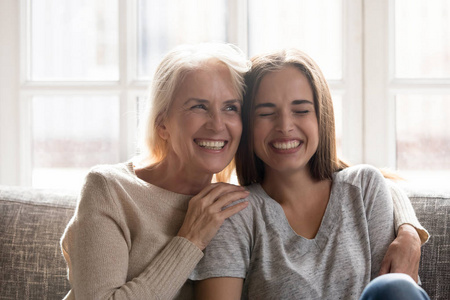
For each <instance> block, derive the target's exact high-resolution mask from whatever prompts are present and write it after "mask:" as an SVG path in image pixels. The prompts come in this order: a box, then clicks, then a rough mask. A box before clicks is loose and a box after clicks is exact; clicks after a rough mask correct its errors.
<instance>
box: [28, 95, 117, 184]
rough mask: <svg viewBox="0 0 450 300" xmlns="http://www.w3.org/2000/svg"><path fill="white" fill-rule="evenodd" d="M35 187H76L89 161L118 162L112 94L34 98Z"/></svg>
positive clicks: (114, 99)
mask: <svg viewBox="0 0 450 300" xmlns="http://www.w3.org/2000/svg"><path fill="white" fill-rule="evenodd" d="M32 118H33V119H32V120H33V123H32V124H33V127H32V134H33V136H32V146H33V152H32V154H33V175H32V176H33V178H32V185H33V186H35V187H53V188H55V187H61V188H62V187H72V188H73V187H77V186H78V187H79V186H80V185H81V183H82V180H83V177H84V176H85V174H86V172H87V171H88V170H89V169H90V168H91V167H92V166H94V165H97V164H108V163H117V162H119V99H118V98H117V97H101V96H95V97H81V96H80V97H74V96H67V97H58V96H50V97H48V96H45V97H44V96H42V97H34V98H33V101H32Z"/></svg>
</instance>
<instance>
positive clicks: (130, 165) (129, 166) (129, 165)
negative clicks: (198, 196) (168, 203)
mask: <svg viewBox="0 0 450 300" xmlns="http://www.w3.org/2000/svg"><path fill="white" fill-rule="evenodd" d="M126 167H127V169H128V172H129V173H130V174H131V175H132V177H133V179H134V180H135V181H136V182H138V183H139V184H140V185H144V186H146V187H148V188H151V189H155V190H157V191H159V192H161V193H164V194H168V195H172V197H176V198H180V199H186V198H192V197H193V196H195V195H186V194H180V193H176V192H173V191H170V190H167V189H164V188H162V187H159V186H157V185H154V184H151V183H149V182H147V181H145V180H142V179H141V178H139V177H138V176H137V175H136V172H135V171H134V168H135V164H134V163H133V162H132V161H129V162H127V163H126Z"/></svg>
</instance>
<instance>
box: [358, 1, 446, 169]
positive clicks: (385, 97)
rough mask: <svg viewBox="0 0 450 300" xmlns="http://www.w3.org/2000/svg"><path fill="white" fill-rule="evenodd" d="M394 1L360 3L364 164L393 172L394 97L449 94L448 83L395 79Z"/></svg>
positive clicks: (394, 148)
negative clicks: (362, 15)
mask: <svg viewBox="0 0 450 300" xmlns="http://www.w3.org/2000/svg"><path fill="white" fill-rule="evenodd" d="M394 7H395V0H377V1H371V0H364V16H365V18H364V37H365V38H364V67H365V69H364V70H365V71H364V120H365V124H371V126H365V128H364V156H363V157H364V159H363V160H364V161H365V162H366V163H369V164H372V165H375V166H377V167H387V168H390V169H396V133H395V127H396V125H395V119H396V111H395V95H396V94H430V95H432V94H450V79H396V78H395V76H394V72H395V69H394V63H395V53H394V51H395V48H394V46H395V36H394V29H395V28H394V26H395V23H394V21H395V20H394V17H395V16H394Z"/></svg>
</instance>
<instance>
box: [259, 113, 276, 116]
mask: <svg viewBox="0 0 450 300" xmlns="http://www.w3.org/2000/svg"><path fill="white" fill-rule="evenodd" d="M274 114H275V113H273V112H271V113H259V114H258V117H269V116H272V115H274Z"/></svg>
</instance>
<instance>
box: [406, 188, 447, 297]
mask: <svg viewBox="0 0 450 300" xmlns="http://www.w3.org/2000/svg"><path fill="white" fill-rule="evenodd" d="M408 194H409V197H410V199H411V203H412V204H413V207H414V209H415V211H416V215H417V217H418V219H419V221H420V223H421V224H422V225H423V226H424V227H425V228H426V229H427V230H428V232H429V233H430V235H431V237H430V239H429V241H428V242H427V243H426V244H425V245H423V246H422V257H421V261H420V267H419V276H420V279H421V281H422V287H423V289H424V290H425V291H426V292H427V293H428V295H429V296H430V299H450V284H449V282H450V193H435V192H434V193H433V192H430V193H425V192H424V191H421V192H417V191H416V192H409V193H408Z"/></svg>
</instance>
